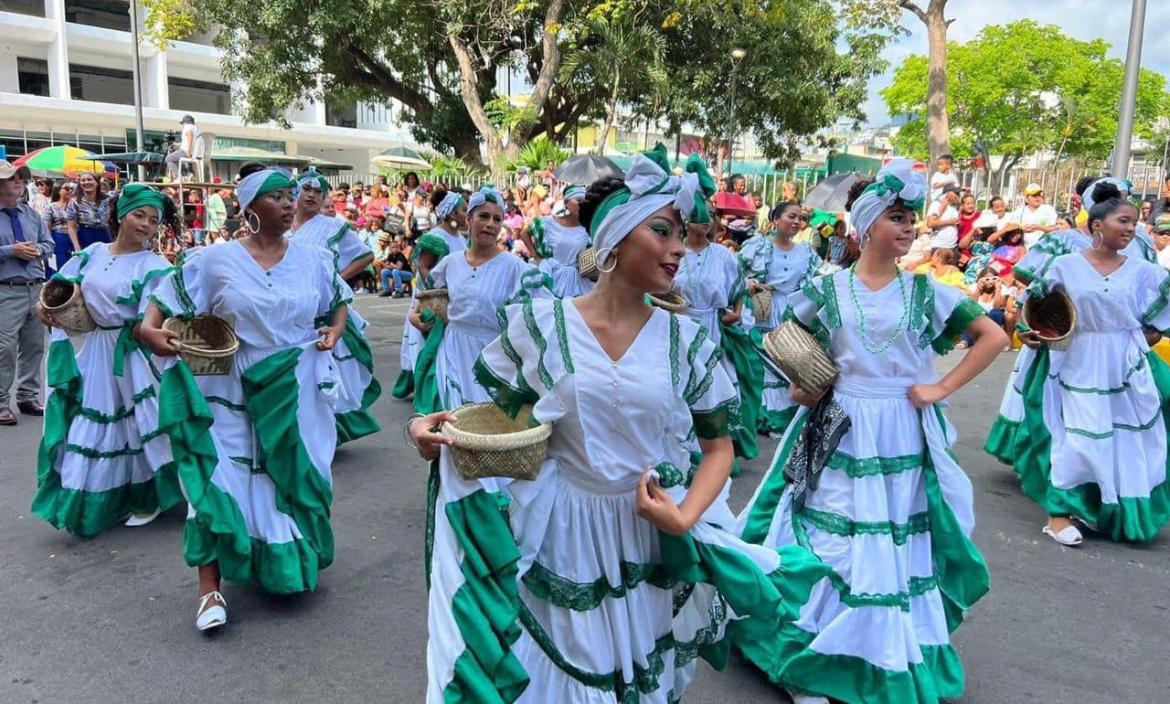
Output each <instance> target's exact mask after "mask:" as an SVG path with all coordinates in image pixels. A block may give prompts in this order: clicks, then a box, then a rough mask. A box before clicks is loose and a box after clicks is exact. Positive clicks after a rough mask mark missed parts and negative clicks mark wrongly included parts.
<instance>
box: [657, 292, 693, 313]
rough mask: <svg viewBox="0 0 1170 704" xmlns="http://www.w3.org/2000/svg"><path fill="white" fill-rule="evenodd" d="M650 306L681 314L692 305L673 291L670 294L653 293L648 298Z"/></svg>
mask: <svg viewBox="0 0 1170 704" xmlns="http://www.w3.org/2000/svg"><path fill="white" fill-rule="evenodd" d="M646 298H647V300H649V301H650V304H651V305H653V306H657V307H659V308H661V309H662V310H665V311H667V312H670V313H681V312H683V311H684V310H686V309H687V306H688V305H690V304H689V303H687V299H685V298H683V297H682V296H680V295H678V294H677V293H674V292H673V291H671V292H670V293H651V294H649V295H647V296H646Z"/></svg>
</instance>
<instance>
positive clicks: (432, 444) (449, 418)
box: [406, 411, 458, 461]
mask: <svg viewBox="0 0 1170 704" xmlns="http://www.w3.org/2000/svg"><path fill="white" fill-rule="evenodd" d="M457 420H458V419H457V418H456V417H455V414H454V413H451V412H449V411H439V412H438V413H432V414H430V415H427V416H420V417H418V418H412V419H411V420H410V424H409V425H407V426H406V430H407V433H408V434H409V435H410V441H411V442H412V443H414V446H415V447H416V448H417V449H418V454H419V456H420V457H422V458H423V459H424V460H428V461H429V460H437V459H439V450H440V449H441V448H442V446H443V445H450V444H451V442H452V440H451V438H450V437H448V436H446V435H443V434H442V433H441V432H440V431H439V427H440V426H441V425H442V424H443V423H454V422H456V421H457Z"/></svg>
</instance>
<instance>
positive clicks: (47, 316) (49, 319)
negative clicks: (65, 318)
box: [36, 301, 61, 328]
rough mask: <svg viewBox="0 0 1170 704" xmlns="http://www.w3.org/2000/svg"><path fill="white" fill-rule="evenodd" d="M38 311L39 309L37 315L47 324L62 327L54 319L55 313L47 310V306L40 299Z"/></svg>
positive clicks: (52, 326)
mask: <svg viewBox="0 0 1170 704" xmlns="http://www.w3.org/2000/svg"><path fill="white" fill-rule="evenodd" d="M36 311H37V317H38V318H40V319H41V322H42V323H44V324H45V325H47V326H49V327H51V328H59V327H61V326H60V325H58V324H57V323H56V322H55V321H54V320H53V314H52V313H50V312H49V311H47V310H45V307H44V306H43V305H41V302H40V301H37V308H36Z"/></svg>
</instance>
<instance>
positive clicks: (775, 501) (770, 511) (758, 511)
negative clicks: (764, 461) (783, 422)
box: [740, 414, 808, 544]
mask: <svg viewBox="0 0 1170 704" xmlns="http://www.w3.org/2000/svg"><path fill="white" fill-rule="evenodd" d="M807 420H808V415H807V414H805V415H803V416H801V418H800V420H798V421H794V422H793V427H792V430H791V432H789V433H788V434H787V435H786V436H785V438H784V444H783V445H782V446H781V447H780V448H779V449H778V451H777V452H776V455H775V457H774V458H773V460H772V468H771V469H770V470H768V473H767V474H766V475H765V476H764V481H763V484H761V485H760V488H759V489H758V490H757V492H756V499H755V501H753V502H752V503H751V504H750V505H749V506H748V507H747V512H748V514H747V520H746V521H745V522H744V526H743V531H742V533H741V535H740V538H741V539H743V540H744V541H746V542H749V543H757V544H759V543H763V542H764V539H765V538H767V537H768V531H769V530H770V529H771V527H772V521H773V520H775V518H776V509H777V508H778V507H779V506H780V497H781V496H783V495H784V487H785V486H786V484H787V482H785V480H784V462H786V461H787V458H788V455H789V454H790V453H791V452H792V446H793V444H795V442H796V439H797V437H799V436H800V433H801V431H802V430H803V429H804V424H805V423H806V422H807Z"/></svg>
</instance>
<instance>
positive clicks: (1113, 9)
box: [865, 0, 1170, 126]
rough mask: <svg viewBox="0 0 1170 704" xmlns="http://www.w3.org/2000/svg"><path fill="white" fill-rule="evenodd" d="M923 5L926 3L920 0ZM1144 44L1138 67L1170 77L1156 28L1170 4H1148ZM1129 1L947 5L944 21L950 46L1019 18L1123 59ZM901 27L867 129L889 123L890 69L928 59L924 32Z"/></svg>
mask: <svg viewBox="0 0 1170 704" xmlns="http://www.w3.org/2000/svg"><path fill="white" fill-rule="evenodd" d="M918 3H919V4H920V5H925V4H926V0H918ZM1146 4H1147V8H1146V31H1145V40H1144V41H1143V43H1142V66H1143V67H1145V68H1148V69H1152V70H1154V71H1158V72H1159V73H1162V74H1165V75H1166V76H1168V77H1170V42H1166V41H1164V35H1163V34H1161V33H1159V32H1157V31H1155V28H1159V27H1170V1H1167V0H1147V3H1146ZM1130 12H1131V4H1130V0H950V2H949V3H948V5H947V18H948V19H954V20H955V22H954V24H952V25H951V28H950V33H949V35H948V36H949V37H950V39H951V40H952V41H959V42H965V41H968V40H970V39H973V38H974V37H975V36H976V35H978V34H979V31H980V30H981V29H983V28H984V27H985V26H987V25H989V24H1007V23H1010V22H1014V21H1015V20H1019V19H1033V20H1035V21H1037V22H1039V23H1040V24H1052V25H1056V26H1057V27H1059V28H1060V29H1061V31H1063V32H1064V33H1065V34H1067V35H1069V36H1072V37H1076V38H1078V39H1097V38H1100V39H1104V40H1106V41H1107V42H1109V43H1110V44H1112V45H1113V48H1112V49H1111V50H1110V55H1111V56H1116V57H1118V58H1124V57H1125V51H1126V45H1127V41H1128V38H1129V19H1130ZM902 24H903V26H905V27H906V28H907V29H909V30H910V35H909V36H906V37H903V38H902V39H901V40H899V41H898V42H897V43H894V44H891V45H890V46H889V47H887V49H886V58H887V60H888V61H889V62H890V68H889V69H888V70H887V71H886V72H885V73H884V74H882V75H881V76H878V77H876V78H874V79H873V80H872V81H871V82H870V85H869V99H868V100H867V101H866V104H865V113H866V115H867V117H868V118H869V120H868V124H870V125H873V126H881V125H885V124H887V123H888V122H889V115H888V114H887V112H886V104H885V101H883V100H882V97H881V93H880V91H881V90H882V89H883V88H885V87H886V86H888V85H889V84H890V81H891V80H892V78H893V74H894V68H895V67H897V66H898V64H900V63H901V62H902V60H903V59H905V58H906V57H907V56H911V55H913V54H922V55H925V54H926V27H925V26H924V25H923V24H922V22H921V21H920V20H919V19H918V18H917V17H915V16H913V15H911V14H910V13H908V12H905V13H904V16H903V22H902Z"/></svg>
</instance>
